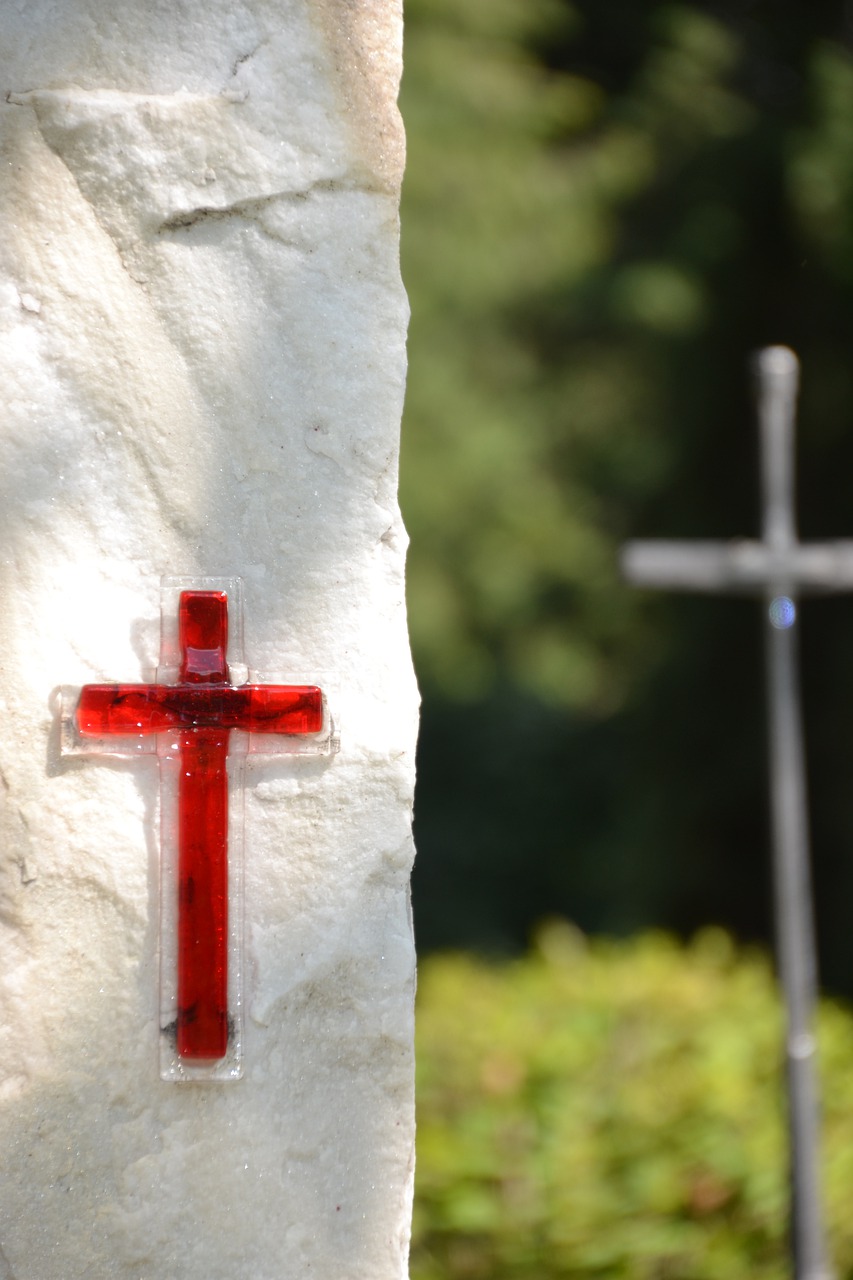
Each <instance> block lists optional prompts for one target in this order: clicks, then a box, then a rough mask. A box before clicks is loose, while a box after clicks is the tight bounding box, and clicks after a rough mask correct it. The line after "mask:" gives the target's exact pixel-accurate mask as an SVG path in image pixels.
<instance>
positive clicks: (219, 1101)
mask: <svg viewBox="0 0 853 1280" xmlns="http://www.w3.org/2000/svg"><path fill="white" fill-rule="evenodd" d="M0 29H2V32H3V39H2V47H0V66H2V72H3V75H2V83H0V88H2V91H3V94H2V97H0V366H2V373H0V459H1V460H2V462H0V484H2V504H0V522H2V539H1V540H0V567H1V570H2V607H0V665H2V683H0V707H2V715H0V797H2V810H0V939H2V941H0V955H2V963H0V1150H2V1153H3V1156H2V1161H0V1277H2V1278H3V1280H8V1277H14V1280H71V1278H72V1277H77V1276H79V1277H86V1280H102V1278H106V1277H121V1278H122V1280H195V1278H196V1277H199V1278H200V1277H204V1278H205V1280H225V1278H226V1277H227V1278H228V1280H236V1278H240V1280H242V1278H243V1277H245V1278H246V1280H308V1277H313V1278H314V1280H400V1278H401V1277H403V1276H405V1275H406V1272H407V1263H406V1253H407V1238H408V1223H409V1211H410V1198H411V1176H412V1149H413V1116H412V994H413V968H414V964H413V945H412V936H411V927H410V919H409V908H408V875H409V869H410V863H411V858H412V846H411V837H410V805H411V793H412V781H413V753H414V734H415V718H416V690H415V685H414V680H413V675H412V670H411V664H410V660H409V655H408V647H407V640H406V631H405V617H404V604H403V556H404V549H405V536H404V533H403V529H402V526H401V523H400V517H399V513H398V509H397V502H396V467H397V441H398V431H399V419H400V410H401V402H402V395H403V378H404V368H405V365H404V346H403V344H404V331H405V324H406V314H407V312H406V303H405V298H404V294H403V291H402V288H401V284H400V278H399V270H398V255H397V200H398V188H399V181H400V173H401V165H402V159H403V143H402V135H401V129H400V123H399V119H398V115H397V108H396V91H397V82H398V77H399V70H400V37H401V15H400V5H399V0H358V3H356V4H353V3H352V2H351V0H205V3H203V4H202V3H200V0H169V3H168V4H167V3H160V2H159V0H158V2H156V3H155V2H154V0H64V2H63V3H62V4H60V5H55V4H47V3H45V2H44V0H30V3H28V4H25V5H21V4H19V3H17V2H16V0H0ZM164 574H177V575H187V576H203V575H209V574H212V575H220V576H230V575H239V576H240V577H241V578H242V580H243V590H244V595H245V648H246V656H247V660H248V662H249V664H250V665H251V666H252V667H253V668H256V669H257V670H259V671H260V672H268V673H271V674H273V675H276V676H281V677H285V678H292V677H302V676H313V677H315V678H317V680H318V683H321V684H323V686H324V688H325V689H326V691H327V693H328V696H329V700H330V703H331V705H332V708H333V712H334V715H335V718H336V721H337V723H338V725H339V728H340V735H341V748H340V751H339V753H338V754H337V755H336V756H334V758H331V757H328V758H323V759H313V758H302V757H294V758H290V757H286V758H274V759H264V760H259V761H257V762H254V763H251V764H250V765H249V766H248V767H247V770H246V781H245V868H246V874H245V917H246V947H245V958H244V1008H245V1033H244V1049H243V1055H244V1056H243V1076H242V1078H241V1079H240V1080H237V1081H230V1082H225V1083H218V1082H212V1083H197V1082H193V1083H178V1084H174V1083H167V1082H164V1081H163V1080H161V1078H160V1075H159V1070H158V1041H159V1037H160V1027H159V1018H158V977H157V965H158V960H157V957H158V836H157V814H158V794H159V790H158V770H157V762H156V757H146V758H145V759H144V760H136V761H122V762H117V763H112V764H105V763H104V762H103V761H102V760H101V761H98V760H95V759H74V758H72V759H70V760H69V759H66V758H64V757H62V756H61V755H60V751H59V731H58V723H57V708H56V694H55V690H56V689H57V687H58V686H59V685H61V684H77V685H81V684H84V683H86V682H92V681H96V682H97V681H104V680H127V681H140V680H145V679H149V678H150V677H151V675H152V672H153V669H154V668H155V667H156V665H157V661H158V650H159V605H160V577H161V575H164Z"/></svg>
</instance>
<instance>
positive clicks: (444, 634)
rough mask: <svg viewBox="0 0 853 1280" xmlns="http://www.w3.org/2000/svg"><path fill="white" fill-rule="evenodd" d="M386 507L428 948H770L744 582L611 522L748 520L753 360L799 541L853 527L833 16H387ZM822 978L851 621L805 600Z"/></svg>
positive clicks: (838, 943) (849, 344)
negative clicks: (797, 378) (604, 935)
mask: <svg viewBox="0 0 853 1280" xmlns="http://www.w3.org/2000/svg"><path fill="white" fill-rule="evenodd" d="M406 23H407V27H406V71H405V76H404V83H403V93H402V100H401V105H402V110H403V114H404V118H405V122H406V126H407V130H408V137H409V168H408V176H407V179H406V184H405V190H404V201H403V270H404V278H405V280H406V283H407V286H408V288H409V290H410V294H411V301H412V311H413V314H412V325H411V346H410V351H411V372H410V383H409V393H408V402H407V408H406V416H405V421H404V436H403V439H404V453H403V466H402V501H403V509H404V515H405V518H406V521H407V524H408V527H409V530H410V533H411V537H412V547H411V554H410V564H409V575H410V579H409V580H410V612H411V625H412V639H413V646H414V652H415V660H416V666H417V669H418V673H419V677H420V680H421V685H422V690H423V694H424V722H423V725H424V727H423V736H422V742H421V751H420V779H421V780H420V789H419V795H418V806H417V817H416V822H417V836H418V844H419V849H420V858H419V864H418V866H417V869H416V875H415V908H416V918H417V924H418V933H419V939H420V943H421V946H422V949H423V950H425V951H427V950H430V949H432V948H435V947H442V946H448V945H452V946H475V947H478V948H480V949H486V950H490V951H496V950H497V951H512V950H517V949H519V948H522V947H523V946H524V945H525V943H526V940H527V938H528V937H529V934H530V930H531V928H532V927H533V926H534V925H535V922H536V920H537V919H539V918H541V917H542V916H544V915H547V914H549V913H550V912H554V911H556V912H558V913H560V914H562V915H565V916H567V917H568V918H571V919H573V920H576V921H577V922H578V923H579V924H580V925H581V926H582V927H583V928H584V930H588V931H593V932H602V931H604V932H609V933H617V934H626V933H630V932H631V931H633V930H636V929H638V928H643V927H647V926H648V925H656V926H657V925H662V926H665V927H667V928H669V929H673V930H675V931H677V932H679V933H681V934H682V935H685V936H687V935H689V934H690V933H691V932H692V931H693V930H695V929H696V928H697V927H701V926H702V925H704V924H707V923H709V922H721V923H724V924H725V925H727V926H728V927H730V928H731V929H733V930H734V931H735V932H736V933H737V934H738V935H739V936H741V937H744V938H747V939H764V940H767V939H768V938H769V936H770V920H769V906H768V904H769V900H770V896H769V872H768V862H767V854H766V848H767V836H766V824H765V777H764V768H765V758H766V751H765V747H764V741H763V732H764V730H763V726H764V712H763V663H762V636H761V625H760V618H759V614H758V609H757V607H756V605H755V604H754V603H752V602H748V601H747V602H744V601H735V602H731V601H725V600H719V599H713V598H712V599H704V600H703V599H698V600H697V599H691V598H689V597H665V596H661V595H655V594H653V593H640V592H635V591H632V590H629V589H628V588H626V587H625V585H624V584H623V583H622V582H621V581H620V579H619V575H618V571H617V550H618V547H619V545H620V543H621V542H622V541H624V540H625V539H626V538H628V537H631V536H663V537H665V536H677V537H730V536H738V535H741V536H742V535H750V534H753V533H754V532H755V531H756V529H757V526H758V512H757V487H758V486H757V466H756V462H757V448H756V427H755V422H754V414H753V405H752V403H751V384H750V378H749V370H748V359H749V356H750V353H751V352H752V351H754V350H755V349H756V348H758V347H760V346H763V345H767V344H770V343H777V342H784V343H787V344H789V345H791V346H793V347H794V348H795V349H796V350H797V351H798V352H799V354H800V356H801V358H802V361H803V367H804V384H803V394H802V404H801V419H800V421H801V428H800V436H799V458H798V469H799V475H800V480H801V495H800V498H801V500H800V509H801V529H802V533H803V536H805V537H812V538H816V537H838V536H845V535H846V536H850V535H851V534H853V520H851V514H852V513H851V503H850V499H849V489H850V485H849V480H848V477H849V476H850V475H851V474H853V432H851V431H850V419H851V412H853V361H851V359H850V352H851V350H853V59H851V53H850V47H851V39H853V27H851V16H850V8H849V5H847V4H846V3H843V2H842V0H834V2H833V3H814V4H810V5H805V4H803V3H799V2H797V3H795V2H794V0H773V3H770V2H769V0H731V2H729V3H723V2H722V0H720V2H718V3H712V2H710V0H703V2H701V3H683V2H679V0H674V2H673V0H667V2H666V3H664V2H661V0H407V6H406ZM803 627H804V630H803V647H804V680H805V693H806V718H807V730H808V735H809V747H810V762H811V768H812V777H811V788H812V793H813V799H814V806H813V809H814V814H815V820H814V847H815V866H816V880H817V891H818V906H819V917H820V937H821V946H822V969H823V973H824V975H825V978H826V980H827V981H828V983H829V984H830V986H831V987H832V988H833V989H835V990H846V991H847V992H853V964H851V949H850V945H849V940H848V939H849V925H848V915H849V911H848V905H847V904H848V903H849V902H850V901H851V898H853V858H851V856H850V849H851V847H853V815H852V814H851V813H850V805H849V804H848V803H847V794H848V790H849V788H848V786H847V778H848V776H849V763H848V762H849V761H850V760H851V759H853V731H851V724H853V680H851V665H853V664H851V662H850V658H849V654H850V651H851V644H850V638H853V609H851V604H850V602H849V600H845V599H844V598H839V599H837V600H830V601H817V602H814V603H809V604H807V605H806V606H805V607H804V610H803Z"/></svg>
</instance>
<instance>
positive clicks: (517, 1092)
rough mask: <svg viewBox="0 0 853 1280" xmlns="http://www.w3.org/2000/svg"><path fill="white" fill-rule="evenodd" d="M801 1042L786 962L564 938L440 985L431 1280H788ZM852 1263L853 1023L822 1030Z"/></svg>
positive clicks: (446, 971)
mask: <svg viewBox="0 0 853 1280" xmlns="http://www.w3.org/2000/svg"><path fill="white" fill-rule="evenodd" d="M781 1032H782V1021H781V1011H780V1007H779V1002H778V998H777V994H776V990H775V985H774V980H773V976H772V972H771V968H770V965H769V963H768V961H767V959H766V958H765V957H764V956H762V955H760V954H756V953H754V952H746V953H744V952H738V951H736V950H735V947H734V946H733V944H732V943H731V942H730V941H729V939H728V937H727V936H726V935H724V934H723V933H721V932H719V931H708V932H704V933H702V934H700V935H699V936H698V937H697V938H696V939H695V941H694V942H693V943H692V944H690V945H689V946H687V947H683V946H681V945H679V944H677V943H676V942H674V941H672V940H670V939H668V938H664V937H661V936H659V935H653V936H646V937H642V938H640V939H638V940H634V941H631V942H624V943H608V942H601V941H597V942H587V941H586V940H585V939H584V938H583V937H582V936H581V935H580V934H579V933H578V932H577V931H576V930H574V929H573V928H572V927H571V926H569V925H566V924H563V923H559V924H553V925H550V926H548V927H547V928H545V929H544V930H543V931H542V932H541V933H540V935H539V938H538V941H537V944H536V946H535V948H534V951H533V952H532V954H531V955H530V956H528V957H526V958H524V959H521V960H518V961H515V962H510V963H500V964H498V963H488V962H486V961H483V960H478V959H475V958H472V957H470V956H461V955H460V956H435V957H431V958H428V959H427V960H426V961H425V962H424V964H423V965H422V968H421V978H420V990H419V1021H418V1037H419V1053H418V1061H419V1067H418V1072H419V1074H418V1106H419V1124H418V1172H417V1183H416V1196H415V1223H414V1235H413V1248H412V1271H411V1274H412V1280H480V1278H481V1277H482V1278H483V1280H552V1278H554V1280H555V1278H556V1277H580V1276H595V1277H614V1278H615V1277H620V1278H621V1277H631V1280H665V1278H666V1277H672V1278H673V1280H676V1278H677V1280H732V1278H733V1277H736V1276H737V1277H740V1276H744V1277H745V1276H749V1277H750V1278H751V1280H782V1278H783V1277H787V1276H788V1275H789V1274H790V1264H789V1262H788V1258H787V1245H786V1227H785V1221H786V1212H787V1191H786V1183H787V1175H786V1160H787V1156H786V1140H785V1129H784V1099H783V1093H782V1083H781V1081H782V1074H781V1070H780V1045H781ZM819 1037H820V1052H821V1075H822V1088H823V1093H824V1139H823V1165H824V1175H825V1189H826V1196H827V1218H828V1222H829V1230H830V1236H831V1248H832V1253H833V1260H834V1263H835V1265H836V1268H837V1274H838V1275H839V1276H851V1275H853V1220H851V1215H850V1212H849V1206H850V1198H851V1193H853V1070H851V1067H853V1018H851V1016H850V1014H849V1013H847V1012H846V1011H844V1010H842V1009H840V1008H839V1007H838V1006H835V1005H832V1004H829V1003H826V1004H824V1006H823V1007H822V1009H821V1013H820V1025H819Z"/></svg>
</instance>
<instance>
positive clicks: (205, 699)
mask: <svg viewBox="0 0 853 1280" xmlns="http://www.w3.org/2000/svg"><path fill="white" fill-rule="evenodd" d="M77 725H78V728H79V731H80V734H81V736H83V737H103V736H105V735H108V734H114V733H118V734H137V733H138V734H148V733H161V732H162V731H163V730H168V729H175V728H183V729H188V728H200V727H216V728H219V729H242V730H244V731H245V732H246V733H285V734H294V733H319V732H320V730H321V729H322V727H323V694H322V692H321V690H320V689H318V688H317V687H316V686H315V685H257V684H244V685H239V686H237V687H236V688H235V687H233V686H231V685H204V684H196V685H186V684H178V685H153V684H87V685H85V686H84V687H83V689H82V691H81V694H80V702H79V705H78V708H77Z"/></svg>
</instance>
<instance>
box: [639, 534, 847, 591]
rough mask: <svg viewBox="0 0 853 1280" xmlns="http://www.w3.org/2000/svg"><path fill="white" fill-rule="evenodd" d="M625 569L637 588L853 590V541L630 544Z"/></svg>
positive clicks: (660, 541) (650, 542) (660, 542)
mask: <svg viewBox="0 0 853 1280" xmlns="http://www.w3.org/2000/svg"><path fill="white" fill-rule="evenodd" d="M621 565H622V572H623V573H624V574H625V576H626V578H628V580H629V581H630V582H633V583H636V584H637V585H638V586H655V587H671V588H673V589H675V590H679V589H680V590H684V591H731V592H733V593H739V592H743V593H744V594H748V595H753V594H757V593H760V592H762V591H766V590H774V589H778V590H780V591H782V590H786V589H787V590H799V591H814V592H832V591H849V590H851V589H853V541H850V540H849V539H847V540H839V541H835V542H813V543H808V542H800V543H795V544H794V545H793V546H791V547H788V548H787V549H786V550H785V551H773V550H771V549H770V548H769V547H768V546H767V545H766V544H765V543H763V542H756V541H750V540H747V539H743V540H738V541H732V542H699V541H697V542H670V541H664V540H655V541H649V542H640V541H638V542H628V543H626V545H625V546H624V547H623V549H622V556H621Z"/></svg>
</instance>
